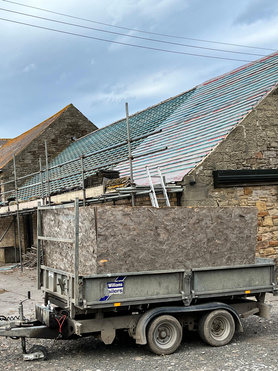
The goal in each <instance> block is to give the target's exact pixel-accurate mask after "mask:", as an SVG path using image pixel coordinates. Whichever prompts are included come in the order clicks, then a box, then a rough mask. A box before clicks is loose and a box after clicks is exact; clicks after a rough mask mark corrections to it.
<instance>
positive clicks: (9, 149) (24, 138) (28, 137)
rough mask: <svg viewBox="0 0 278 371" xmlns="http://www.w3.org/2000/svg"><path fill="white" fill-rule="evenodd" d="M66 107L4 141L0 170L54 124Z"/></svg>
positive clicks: (0, 151) (0, 154)
mask: <svg viewBox="0 0 278 371" xmlns="http://www.w3.org/2000/svg"><path fill="white" fill-rule="evenodd" d="M68 107H69V105H68V106H66V107H65V108H63V109H62V110H61V111H59V112H58V113H56V114H55V115H53V116H51V117H50V118H48V119H47V120H45V121H43V122H41V123H40V124H38V125H37V126H35V127H33V128H32V129H30V130H28V131H26V132H25V133H23V134H21V135H19V136H18V137H16V138H14V139H10V140H8V141H6V142H5V143H4V144H3V145H2V146H1V147H0V169H2V168H3V167H4V166H5V165H6V164H7V163H8V162H9V161H11V160H12V159H13V155H17V154H18V153H20V152H21V151H22V150H23V149H24V148H25V147H26V146H28V144H30V143H31V142H32V140H34V139H35V138H36V137H37V136H38V135H39V134H41V133H42V132H43V131H44V130H45V129H46V128H47V127H48V126H49V125H50V124H51V123H52V122H54V121H55V120H56V119H57V118H58V117H59V116H60V115H61V114H62V113H63V112H64V111H66V109H67V108H68Z"/></svg>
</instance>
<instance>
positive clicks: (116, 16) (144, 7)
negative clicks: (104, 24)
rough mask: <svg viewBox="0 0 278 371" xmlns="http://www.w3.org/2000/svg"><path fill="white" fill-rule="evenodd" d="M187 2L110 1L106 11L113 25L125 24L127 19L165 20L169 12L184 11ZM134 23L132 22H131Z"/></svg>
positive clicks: (168, 0) (185, 0) (174, 0)
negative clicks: (174, 10)
mask: <svg viewBox="0 0 278 371" xmlns="http://www.w3.org/2000/svg"><path fill="white" fill-rule="evenodd" d="M187 4H188V1H187V0H160V1H157V0H139V1H138V0H129V1H126V0H118V1H112V2H111V4H110V5H109V6H108V7H107V11H108V12H109V14H110V16H111V17H112V18H113V23H119V22H123V21H124V22H126V20H127V19H130V20H132V19H138V18H141V17H143V18H145V19H147V20H152V21H157V20H158V19H160V20H161V19H164V18H167V16H168V14H169V11H171V12H172V11H173V9H177V10H179V11H181V10H183V9H185V8H186V7H187V6H188V5H187ZM133 23H134V22H133Z"/></svg>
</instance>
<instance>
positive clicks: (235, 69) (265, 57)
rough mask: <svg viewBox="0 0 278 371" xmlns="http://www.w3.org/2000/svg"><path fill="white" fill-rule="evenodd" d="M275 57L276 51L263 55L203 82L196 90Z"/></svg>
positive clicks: (277, 52)
mask: <svg viewBox="0 0 278 371" xmlns="http://www.w3.org/2000/svg"><path fill="white" fill-rule="evenodd" d="M275 55H278V51H276V52H273V53H271V54H269V55H265V56H263V57H261V58H259V59H256V60H255V61H251V62H248V63H246V64H243V65H241V66H239V67H237V68H234V69H233V70H231V71H229V72H225V73H222V74H221V75H218V76H216V77H213V78H211V79H209V80H206V81H204V82H203V83H201V84H199V85H197V86H196V88H200V87H202V86H205V85H208V84H211V83H213V82H215V81H218V80H220V79H221V78H223V77H225V76H229V75H233V74H234V73H236V72H239V71H240V70H244V69H246V68H248V67H250V66H252V65H254V64H256V63H261V62H263V61H265V60H267V59H270V58H271V57H273V56H275Z"/></svg>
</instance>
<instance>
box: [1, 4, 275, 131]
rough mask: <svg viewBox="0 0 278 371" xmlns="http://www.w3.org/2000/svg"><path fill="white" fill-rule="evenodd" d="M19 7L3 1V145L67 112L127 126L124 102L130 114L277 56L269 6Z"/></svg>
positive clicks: (97, 122)
mask: <svg viewBox="0 0 278 371" xmlns="http://www.w3.org/2000/svg"><path fill="white" fill-rule="evenodd" d="M16 3H17V4H16ZM16 3H15V2H10V1H6V0H0V40H1V48H0V138H12V137H15V136H17V135H19V134H21V133H23V132H25V131H26V130H28V129H30V128H32V127H33V126H35V125H37V124H39V123H40V122H42V121H43V120H45V119H47V118H48V117H50V116H52V115H53V114H55V113H56V112H58V111H60V110H61V109H62V108H63V107H65V106H66V105H68V104H69V103H73V104H74V105H75V106H76V107H77V108H78V109H79V110H80V111H81V112H82V113H83V114H84V115H85V116H86V117H88V118H89V119H90V120H91V121H92V122H93V123H94V124H95V125H97V126H98V127H102V126H105V125H108V124H110V123H112V122H114V121H117V120H119V119H121V118H123V117H125V102H128V103H129V112H130V114H133V113H135V112H137V111H140V110H142V109H145V108H147V107H149V106H151V105H154V104H157V103H159V102H161V101H163V100H165V99H167V98H169V97H172V96H175V95H177V94H180V93H182V92H184V91H186V90H189V89H191V88H193V87H194V86H196V85H198V84H200V83H202V82H204V81H206V80H208V79H210V78H213V77H215V76H218V75H220V74H222V73H225V72H228V71H230V70H232V69H234V68H237V67H239V66H241V65H243V64H245V63H247V62H245V61H253V60H256V59H258V58H260V56H263V55H268V54H270V53H271V52H272V51H275V50H277V49H278V26H277V25H278V2H276V1H273V0H234V1H230V0H161V1H159V0H102V1H99V0H81V1H78V2H77V1H74V0H67V1H64V0H59V1H57V0H55V1H54V0H47V1H46V0H40V1H39V2H38V1H35V0H33V1H31V0H26V1H23V0H18V1H16ZM19 4H24V5H28V6H31V7H39V8H41V9H45V10H49V11H52V12H58V13H63V14H66V15H71V16H74V17H79V18H82V19H87V20H90V21H91V22H89V21H85V20H81V19H73V18H70V17H65V16H61V15H57V14H54V13H49V12H45V11H42V10H38V9H33V8H29V7H26V6H22V5H19ZM14 12H21V13H25V14H29V15H33V16H36V17H44V18H49V19H52V20H56V21H59V22H67V23H73V24H77V25H82V26H83V27H87V28H80V27H77V26H72V25H66V24H61V23H54V22H51V21H50V20H43V19H40V18H34V17H28V16H26V15H22V14H17V13H14ZM7 20H10V21H13V22H8V21H7ZM92 21H93V22H92ZM14 22H21V23H29V24H32V25H36V26H38V27H44V28H52V29H56V30H60V31H63V32H68V33H76V34H80V35H83V36H86V37H78V36H74V35H70V34H64V33H61V32H54V31H50V30H46V29H42V28H34V27H30V26H27V25H23V24H19V23H14ZM96 22H100V23H105V24H107V25H103V24H100V23H96ZM108 25H110V26H108ZM120 27H122V28H120ZM89 28H94V29H89ZM96 29H98V30H96ZM99 30H102V31H99ZM103 31H106V32H103ZM107 31H109V32H107ZM139 31H145V32H144V33H143V32H139ZM111 32H113V33H111ZM147 32H148V33H147ZM116 33H118V34H116ZM120 34H122V35H120ZM157 34H164V35H174V36H179V38H177V37H175V38H174V37H166V36H160V35H157ZM134 36H136V37H141V38H145V39H138V38H134ZM88 37H91V38H88ZM92 38H102V39H106V40H109V42H104V41H100V40H96V39H92ZM146 38H148V39H156V40H160V42H157V41H156V42H154V41H150V40H146ZM190 39H198V40H206V41H197V40H190ZM165 41H167V42H168V43H164V42H165ZM208 41H215V42H217V43H212V42H208ZM115 42H118V43H130V44H134V45H137V46H140V48H138V47H131V46H126V45H122V44H116V43H115ZM169 42H171V43H176V44H169ZM221 43H226V44H221ZM177 44H186V45H191V46H192V47H188V46H184V45H177ZM227 44H240V45H244V46H252V47H256V48H257V49H254V48H247V47H240V46H233V45H227ZM142 46H144V47H148V48H156V49H166V50H172V51H175V52H178V53H169V52H163V51H158V50H151V49H144V48H142ZM193 46H194V47H196V46H197V47H201V48H194V47H193ZM202 48H211V49H221V50H222V51H216V50H209V49H202ZM259 48H265V49H259ZM230 51H232V52H237V53H239V52H241V53H249V54H236V53H230ZM179 53H193V54H202V55H207V56H212V57H218V58H230V59H237V60H228V59H216V58H205V57H201V56H191V55H186V54H179ZM250 54H252V55H250Z"/></svg>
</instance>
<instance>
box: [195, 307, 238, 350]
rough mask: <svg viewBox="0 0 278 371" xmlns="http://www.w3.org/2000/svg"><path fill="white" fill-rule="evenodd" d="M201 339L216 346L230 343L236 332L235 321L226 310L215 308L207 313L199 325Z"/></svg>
mask: <svg viewBox="0 0 278 371" xmlns="http://www.w3.org/2000/svg"><path fill="white" fill-rule="evenodd" d="M198 331H199V335H200V337H201V339H202V340H203V341H204V342H205V343H207V344H209V345H212V346H214V347H220V346H222V345H226V344H228V343H229V342H230V341H231V340H232V338H233V336H234V333H235V321H234V318H233V316H232V315H231V313H229V312H228V311H226V310H214V311H212V312H210V313H208V314H205V315H204V316H203V317H202V318H201V320H200V322H199V326H198Z"/></svg>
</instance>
